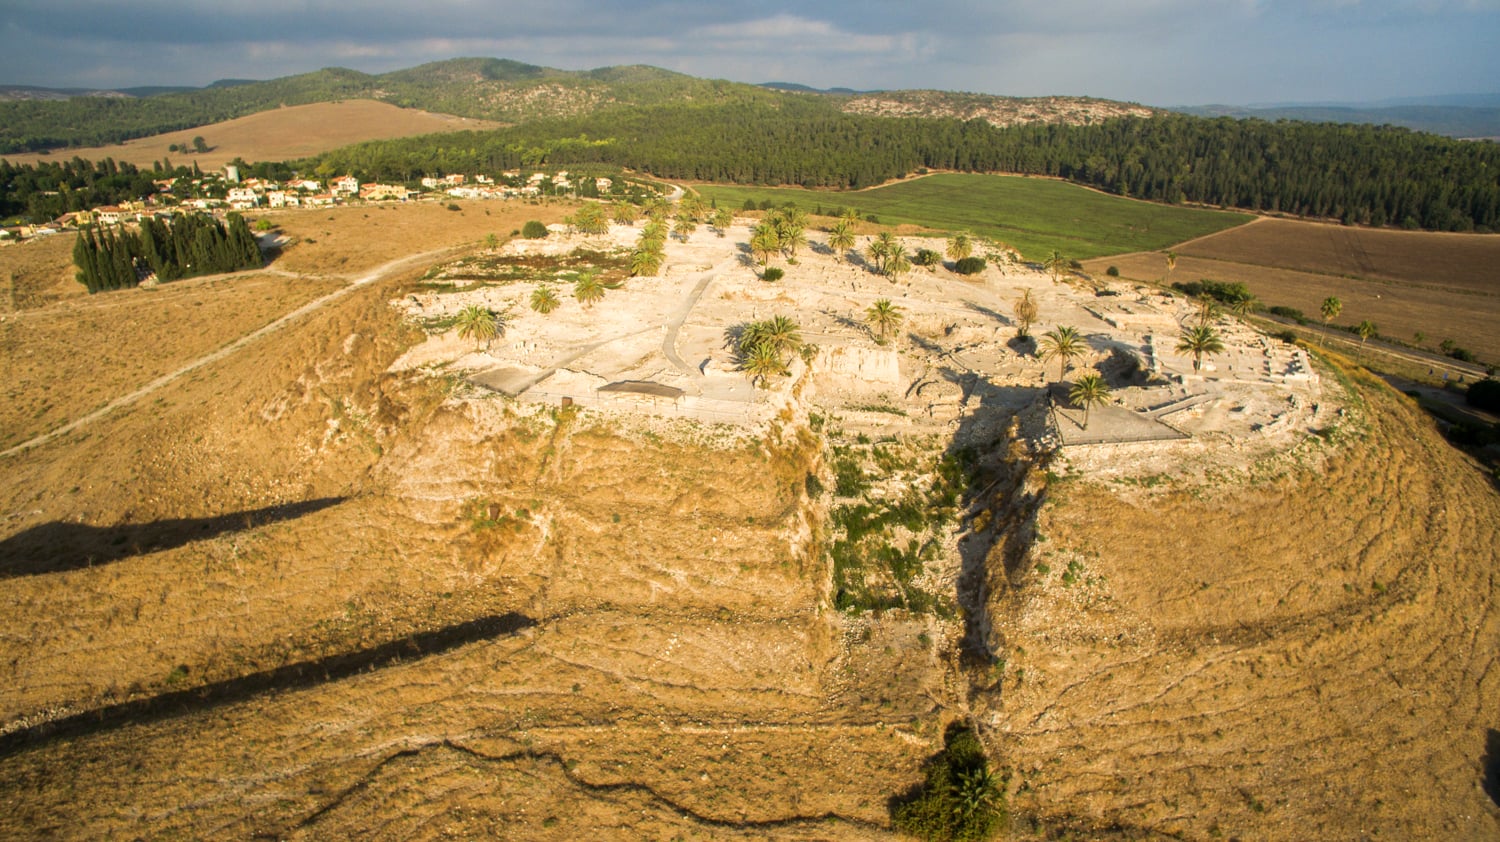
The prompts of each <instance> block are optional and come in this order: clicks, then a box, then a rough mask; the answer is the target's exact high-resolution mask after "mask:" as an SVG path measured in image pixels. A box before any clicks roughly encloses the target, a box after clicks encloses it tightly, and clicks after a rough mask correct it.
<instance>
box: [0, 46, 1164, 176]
mask: <svg viewBox="0 0 1500 842" xmlns="http://www.w3.org/2000/svg"><path fill="white" fill-rule="evenodd" d="M104 93H107V94H108V96H107V97H105V96H75V97H70V98H65V99H58V100H57V101H51V100H53V99H56V97H57V96H59V95H57V94H54V95H52V96H49V97H45V100H46V101H44V98H43V97H41V96H40V95H39V96H38V98H36V99H29V100H26V101H13V102H0V153H16V152H25V151H32V152H36V151H41V150H42V149H49V148H53V149H55V148H60V147H81V146H98V145H104V144H108V143H118V142H121V141H124V140H129V139H133V138H138V137H144V136H147V135H155V134H162V133H165V132H170V131H178V130H183V129H189V128H194V127H198V126H204V125H208V124H210V123H216V122H219V121H222V120H226V119H231V118H235V117H242V116H246V115H249V114H253V113H256V112H259V111H264V110H267V109H273V108H277V107H279V106H284V105H305V104H310V103H316V102H331V101H336V100H342V99H375V100H379V101H382V102H387V103H390V104H392V105H396V106H399V107H402V108H415V109H421V110H425V111H435V112H441V113H444V114H451V115H454V116H459V117H469V118H473V119H481V120H492V121H496V122H501V123H523V122H528V121H533V120H540V119H545V118H553V117H572V116H580V115H586V114H592V113H596V112H601V111H609V110H612V109H618V108H627V107H628V108H644V107H650V106H657V105H663V104H668V103H691V104H694V105H700V106H701V105H723V104H750V103H762V104H764V103H775V102H779V101H782V100H784V99H786V98H787V97H803V98H811V99H815V100H816V101H818V102H820V103H823V106H824V108H825V109H826V110H827V112H828V113H837V112H838V110H839V109H840V108H843V109H845V110H850V111H854V112H858V113H887V114H889V115H895V114H898V113H899V115H900V116H928V117H938V116H963V117H964V118H965V119H967V118H969V117H979V118H982V119H989V120H992V121H1003V122H997V123H996V124H997V125H1002V124H1010V123H1013V122H1016V121H1024V120H1031V119H1036V120H1044V121H1049V122H1050V121H1060V122H1075V121H1081V120H1085V119H1097V118H1098V117H1099V116H1100V115H1112V114H1122V113H1149V110H1148V109H1142V108H1140V107H1139V106H1126V105H1121V104H1119V103H1110V102H1108V101H1105V100H1090V99H1083V98H1070V97H1056V98H1040V99H1027V100H1014V99H1009V98H1005V97H991V96H984V95H978V94H946V93H941V92H932V91H916V92H900V91H898V92H891V93H883V94H879V95H878V96H875V97H874V98H869V97H856V98H855V99H853V100H850V99H849V98H848V97H845V96H842V95H840V94H837V93H827V94H822V93H789V92H786V91H781V90H771V89H768V88H766V87H763V86H759V85H747V84H740V83H737V82H727V81H723V80H715V79H699V78H696V77H693V76H687V75H684V74H681V73H674V72H672V71H668V70H662V69H661V68H657V67H648V66H643V65H632V66H620V67H602V68H597V69H594V70H582V71H573V70H558V69H555V68H550V67H540V66H537V65H531V64H524V63H521V62H516V61H510V60H506V59H495V58H459V59H451V60H448V61H441V62H433V63H430V64H424V65H421V66H418V67H413V68H409V69H405V70H397V71H393V72H390V73H384V74H378V75H371V74H365V73H360V72H358V71H354V70H347V69H344V68H328V69H325V70H319V71H317V72H314V73H305V74H301V75H297V76H288V77H285V78H281V79H274V80H270V81H266V82H249V83H244V84H235V85H230V86H218V87H211V88H203V89H196V90H190V91H183V92H175V93H163V94H159V95H156V96H151V97H145V98H133V97H129V96H126V95H124V94H122V93H120V92H114V91H112V92H104Z"/></svg>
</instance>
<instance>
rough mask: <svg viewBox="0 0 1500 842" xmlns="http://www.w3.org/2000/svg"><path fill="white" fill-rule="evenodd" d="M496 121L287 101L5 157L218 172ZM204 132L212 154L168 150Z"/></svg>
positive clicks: (360, 103)
mask: <svg viewBox="0 0 1500 842" xmlns="http://www.w3.org/2000/svg"><path fill="white" fill-rule="evenodd" d="M496 125H497V124H496V123H491V122H488V121H486V120H474V119H470V118H467V117H454V116H452V115H448V114H433V113H430V112H427V111H417V110H415V109H410V108H397V107H396V106H394V105H388V104H386V103H383V102H376V101H374V100H368V99H353V100H344V101H342V102H320V103H314V104H312V105H293V106H287V107H283V108H278V109H274V110H272V111H262V112H259V113H257V114H251V115H249V116H246V117H237V118H235V119H233V120H226V121H224V122H222V123H213V124H210V125H207V126H200V127H198V128H195V129H185V130H183V131H180V132H169V133H167V134H160V135H154V136H152V137H143V138H137V139H136V140H131V141H126V142H125V143H121V144H117V145H114V146H100V147H92V148H88V149H67V150H59V151H57V152H54V153H52V154H51V155H39V154H26V155H7V156H5V159H6V160H7V161H10V162H11V163H15V164H34V163H37V162H40V161H57V160H71V159H72V158H74V157H81V158H84V159H85V160H91V161H95V160H101V159H103V158H114V159H115V160H116V161H123V162H128V163H131V164H135V165H136V166H142V167H149V166H151V165H152V163H153V162H155V161H160V160H162V159H163V158H169V159H171V161H172V163H173V164H191V163H193V162H197V164H198V166H200V167H202V168H203V169H205V170H212V169H218V168H219V167H222V166H224V165H225V164H227V163H229V162H230V161H233V160H234V159H235V158H242V159H244V160H246V161H249V162H251V163H254V162H256V161H289V160H294V159H297V158H306V157H309V156H312V155H317V154H318V153H320V152H327V151H328V150H330V149H337V148H339V147H341V146H348V145H349V144H351V143H359V142H360V141H365V140H384V139H387V138H393V137H411V136H413V135H422V134H434V133H437V132H456V131H465V130H469V129H488V128H494V127H495V126H496ZM200 136H201V137H202V138H203V139H204V141H205V142H206V143H207V144H208V146H209V151H208V152H206V153H203V154H197V153H193V152H170V151H168V149H167V147H168V146H171V145H172V144H174V143H175V144H177V145H178V146H183V147H188V148H191V146H192V142H193V138H195V137H200Z"/></svg>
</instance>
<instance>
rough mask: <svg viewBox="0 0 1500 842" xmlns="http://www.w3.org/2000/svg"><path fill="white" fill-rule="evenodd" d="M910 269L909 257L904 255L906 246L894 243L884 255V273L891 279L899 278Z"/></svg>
mask: <svg viewBox="0 0 1500 842" xmlns="http://www.w3.org/2000/svg"><path fill="white" fill-rule="evenodd" d="M910 271H911V258H909V257H907V256H906V246H904V245H902V244H900V243H895V244H894V245H892V246H891V250H890V251H889V252H887V253H886V256H885V274H886V277H888V278H890V279H891V280H892V281H896V280H900V278H901V276H902V275H905V274H906V273H907V272H910Z"/></svg>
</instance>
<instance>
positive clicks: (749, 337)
mask: <svg viewBox="0 0 1500 842" xmlns="http://www.w3.org/2000/svg"><path fill="white" fill-rule="evenodd" d="M728 338H729V342H730V344H732V345H733V347H734V350H735V354H736V355H737V356H738V357H739V363H740V370H741V371H743V372H745V373H746V374H748V375H750V383H751V384H752V385H756V386H764V385H766V383H767V382H768V381H769V380H770V379H771V378H772V377H787V376H789V375H790V374H791V373H792V372H791V355H792V354H793V353H796V352H799V351H804V350H805V349H806V347H807V346H806V345H804V344H803V342H802V332H801V328H800V327H798V325H797V323H796V322H794V321H792V320H791V319H790V318H789V317H787V316H772V317H771V318H769V319H765V320H763V321H758V322H750V323H749V324H745V325H740V326H739V327H736V328H731V329H730V330H729V333H728Z"/></svg>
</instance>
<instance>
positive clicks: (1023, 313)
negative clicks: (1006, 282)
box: [1015, 287, 1038, 339]
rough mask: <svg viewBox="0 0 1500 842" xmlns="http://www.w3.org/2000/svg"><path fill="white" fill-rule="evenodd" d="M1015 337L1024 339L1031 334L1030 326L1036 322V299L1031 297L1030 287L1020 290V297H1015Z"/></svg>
mask: <svg viewBox="0 0 1500 842" xmlns="http://www.w3.org/2000/svg"><path fill="white" fill-rule="evenodd" d="M1015 314H1016V338H1018V339H1025V338H1027V337H1028V336H1030V335H1031V326H1032V325H1034V324H1036V318H1037V315H1038V313H1037V306H1036V301H1034V300H1032V298H1031V288H1030V287H1028V288H1026V289H1024V290H1021V297H1020V298H1017V299H1016V304H1015Z"/></svg>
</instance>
